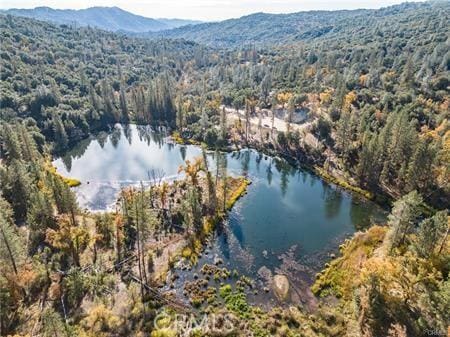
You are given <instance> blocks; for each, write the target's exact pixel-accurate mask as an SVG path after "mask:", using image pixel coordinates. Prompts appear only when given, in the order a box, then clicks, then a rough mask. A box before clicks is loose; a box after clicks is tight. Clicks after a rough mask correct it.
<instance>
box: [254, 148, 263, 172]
mask: <svg viewBox="0 0 450 337" xmlns="http://www.w3.org/2000/svg"><path fill="white" fill-rule="evenodd" d="M262 158H263V154H262V153H261V152H258V155H257V156H256V159H255V162H256V171H258V173H259V168H260V166H261V160H262Z"/></svg>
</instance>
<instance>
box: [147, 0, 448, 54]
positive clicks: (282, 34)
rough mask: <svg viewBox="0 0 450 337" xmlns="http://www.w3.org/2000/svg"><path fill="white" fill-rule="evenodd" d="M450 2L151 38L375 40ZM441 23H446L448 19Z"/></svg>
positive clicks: (234, 22)
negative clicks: (357, 37) (360, 37)
mask: <svg viewBox="0 0 450 337" xmlns="http://www.w3.org/2000/svg"><path fill="white" fill-rule="evenodd" d="M446 7H448V3H447V2H444V1H443V2H441V3H431V2H427V3H404V4H401V5H397V6H392V7H387V8H381V9H377V10H375V9H371V10H368V9H361V10H341V11H309V12H298V13H291V14H267V13H256V14H251V15H248V16H244V17H241V18H238V19H230V20H225V21H221V22H217V23H204V24H200V25H195V26H186V27H180V28H177V29H171V30H165V31H161V32H157V33H154V34H147V36H160V37H167V38H184V39H187V40H191V41H196V42H199V43H204V44H208V45H213V46H221V47H229V46H233V47H239V46H242V45H247V44H257V45H273V44H277V45H283V44H286V43H292V42H298V41H312V40H314V39H316V38H319V37H321V38H325V39H327V38H329V37H335V36H340V37H343V38H345V37H347V38H348V37H350V36H351V35H349V34H358V35H360V34H361V33H362V34H367V35H368V36H370V37H372V38H374V37H376V36H380V34H382V33H381V32H379V33H378V32H377V30H381V31H383V32H384V33H388V32H393V33H395V34H396V33H399V32H398V30H399V29H400V30H402V29H406V30H410V29H414V25H409V23H410V22H415V21H417V20H421V19H423V18H424V17H427V16H428V17H429V16H432V15H434V14H436V13H438V12H439V11H445V10H446ZM440 24H446V23H445V20H444V21H441V23H440ZM374 33H375V35H374Z"/></svg>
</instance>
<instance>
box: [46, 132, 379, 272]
mask: <svg viewBox="0 0 450 337" xmlns="http://www.w3.org/2000/svg"><path fill="white" fill-rule="evenodd" d="M166 136H167V134H166V132H165V131H164V130H158V131H157V132H155V131H154V130H152V129H151V128H150V127H148V126H136V125H129V126H124V127H123V128H121V127H120V126H118V127H115V128H114V129H113V130H112V131H111V132H110V133H109V134H108V133H100V134H99V135H97V136H96V137H93V138H91V139H89V140H85V141H82V142H80V143H79V144H78V145H77V146H76V147H75V148H73V149H72V150H71V151H70V152H69V153H67V154H66V155H65V156H63V157H62V158H60V159H58V160H56V161H55V162H54V164H55V166H56V167H57V169H58V171H59V172H60V173H61V174H63V175H66V176H73V177H76V178H78V179H80V180H81V181H82V185H81V186H80V187H79V188H77V189H76V192H77V195H78V199H79V201H80V204H81V205H82V206H84V207H88V208H91V209H94V210H104V209H106V208H107V207H108V206H110V205H112V204H114V201H115V196H116V194H117V192H118V191H119V190H120V188H122V187H123V186H127V185H130V184H136V185H138V184H139V183H140V182H142V183H143V184H144V186H145V185H146V184H149V183H150V182H151V180H152V179H151V177H149V173H148V172H149V171H151V170H154V171H157V172H160V173H161V174H162V172H164V179H175V178H177V177H178V168H179V166H180V165H182V164H183V163H184V162H185V160H186V159H193V158H194V157H197V156H200V155H201V149H200V148H199V147H197V146H192V145H186V146H181V145H178V144H173V143H170V142H168V141H167V139H166ZM208 160H209V163H208V164H209V167H210V169H211V170H213V171H215V176H223V175H224V174H225V172H228V173H229V174H234V175H245V176H248V177H249V178H250V180H251V181H252V184H251V185H250V187H249V189H248V194H247V195H246V196H245V197H244V198H242V199H241V200H240V201H239V202H238V203H237V205H236V207H235V208H234V209H233V211H232V212H231V214H230V215H229V218H228V220H227V222H226V223H225V224H224V226H223V228H221V230H219V231H218V238H217V241H216V243H217V245H219V246H220V247H219V248H218V250H219V251H220V252H221V254H222V255H223V258H224V259H225V260H228V261H227V262H228V263H229V264H231V265H232V266H235V267H236V268H237V269H239V268H244V265H243V264H242V263H241V262H242V261H245V270H246V271H252V272H255V273H256V271H257V270H258V269H259V268H260V267H261V266H263V265H265V266H269V267H270V268H276V267H277V266H278V265H279V263H280V261H279V260H278V256H279V255H280V254H283V253H285V252H286V251H287V250H288V249H289V248H290V247H292V246H294V245H296V246H297V247H298V248H297V250H296V251H295V258H298V259H307V257H308V256H314V254H317V253H318V252H323V251H325V250H326V249H328V248H330V247H333V246H336V245H337V244H338V243H339V240H341V239H342V238H343V237H345V236H347V235H349V234H351V233H353V232H354V231H355V230H356V229H360V228H363V227H364V226H367V225H369V224H370V223H371V222H372V221H383V220H384V213H383V212H382V211H381V210H380V209H379V208H378V207H376V206H375V205H374V204H372V203H370V202H368V201H365V200H362V199H360V198H358V197H355V196H353V195H352V194H350V193H347V192H343V191H342V190H340V189H338V188H336V187H335V186H332V185H329V184H327V183H325V182H324V181H322V180H321V179H320V178H318V177H316V176H314V175H312V174H310V173H308V172H307V171H304V170H300V169H296V168H294V167H293V166H291V165H289V164H288V163H287V162H286V161H284V160H281V159H279V158H271V157H267V156H264V155H262V154H261V153H258V152H257V151H253V150H242V151H239V152H233V153H229V154H226V153H221V152H210V153H208Z"/></svg>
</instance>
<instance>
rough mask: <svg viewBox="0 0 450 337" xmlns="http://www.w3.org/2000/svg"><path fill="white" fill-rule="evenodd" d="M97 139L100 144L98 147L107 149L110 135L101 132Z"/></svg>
mask: <svg viewBox="0 0 450 337" xmlns="http://www.w3.org/2000/svg"><path fill="white" fill-rule="evenodd" d="M95 139H96V140H97V142H98V145H100V147H101V148H102V149H103V148H104V147H105V144H106V142H107V141H108V133H107V132H104V131H102V132H99V133H98V134H97V136H96V137H95Z"/></svg>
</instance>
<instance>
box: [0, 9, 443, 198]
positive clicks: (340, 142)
mask: <svg viewBox="0 0 450 337" xmlns="http://www.w3.org/2000/svg"><path fill="white" fill-rule="evenodd" d="M330 13H331V12H330ZM346 13H347V14H348V15H350V14H349V13H350V12H346ZM358 13H359V12H358ZM379 13H380V15H379V17H378V16H372V17H371V19H370V20H371V21H370V22H371V24H367V25H365V27H364V28H363V29H362V28H361V29H359V28H355V29H354V30H352V29H350V26H349V25H350V21H348V29H347V30H345V31H342V32H340V33H337V32H335V33H331V32H330V33H329V34H327V35H326V36H321V37H318V38H314V39H310V40H307V41H303V42H302V43H296V44H288V45H285V46H278V47H272V48H262V47H261V48H259V47H258V48H257V47H250V48H243V49H229V50H228V49H210V48H207V47H203V46H202V45H197V44H195V43H192V42H187V41H180V40H156V41H152V40H145V39H138V38H130V37H127V36H121V35H114V34H111V33H106V32H102V31H98V30H93V29H88V28H81V29H73V28H70V27H55V26H52V25H49V24H45V23H41V22H36V21H28V20H27V19H20V18H14V17H10V16H8V17H2V22H1V25H2V27H1V28H2V45H3V46H4V48H3V50H2V60H1V61H2V87H1V90H2V95H1V97H2V102H1V105H2V109H1V113H2V115H3V116H4V118H7V117H11V118H12V117H14V116H16V115H19V116H21V117H33V118H34V120H35V121H36V122H37V124H38V126H39V127H40V129H41V130H42V132H43V134H44V135H45V136H46V137H47V138H48V139H49V140H56V143H55V149H56V150H63V149H64V148H66V146H67V144H68V143H73V142H75V141H77V140H79V139H81V138H83V137H86V136H87V135H88V134H89V132H92V131H93V130H96V129H97V130H98V129H102V128H106V127H107V126H108V125H111V124H113V123H115V122H119V121H127V120H134V121H138V122H143V123H155V122H158V121H159V122H164V123H168V124H169V125H172V126H175V125H176V124H177V123H178V124H177V127H178V128H180V129H189V130H190V131H191V133H193V135H194V137H196V138H197V140H200V141H202V140H205V137H207V142H208V143H209V145H211V146H215V144H218V143H217V142H218V138H219V137H218V136H219V133H220V132H218V131H217V130H216V129H215V127H214V125H218V124H220V121H221V120H223V118H221V109H220V108H219V106H220V104H224V105H226V106H229V107H233V108H235V109H240V108H241V109H244V108H246V109H247V110H248V117H251V116H252V115H253V116H257V115H258V113H257V112H256V110H255V107H261V108H270V107H272V106H273V107H274V108H275V107H277V106H278V107H287V106H291V107H292V109H307V110H308V111H309V116H310V119H311V120H312V121H313V123H312V127H311V128H310V129H308V130H306V131H305V132H307V133H311V134H312V135H313V136H314V137H316V138H317V139H318V141H319V145H316V146H314V148H311V146H310V144H305V143H304V142H303V141H301V139H300V138H299V135H297V134H296V133H295V132H293V131H292V132H290V133H289V132H288V133H287V134H286V135H284V133H279V136H278V137H281V138H279V139H278V141H277V142H276V143H277V144H276V145H277V147H279V148H281V151H284V152H285V153H292V154H294V153H296V151H301V152H302V153H306V154H307V155H308V156H309V157H311V158H312V160H313V161H314V162H315V163H318V164H320V165H321V166H323V165H324V164H326V165H327V166H328V168H327V170H328V171H329V172H330V173H333V171H335V172H337V173H339V172H340V174H342V172H344V175H345V176H347V178H345V179H348V178H352V179H355V182H354V183H355V184H358V185H360V186H362V187H364V188H366V189H369V190H371V191H375V192H382V193H387V194H390V195H394V196H398V195H401V194H403V193H406V192H408V191H411V190H414V189H418V190H419V191H420V192H421V193H423V194H424V195H425V196H426V199H427V200H428V201H429V202H431V203H432V204H434V205H441V206H443V205H446V204H447V205H448V198H447V197H448V189H447V187H448V174H449V171H448V166H446V163H445V161H446V153H447V150H446V146H448V141H449V138H448V131H447V130H448V127H449V126H448V123H447V119H448V94H449V91H448V85H449V72H448V69H449V55H450V54H449V48H448V35H449V28H448V25H447V24H446V22H448V19H449V5H448V3H443V4H442V3H438V4H436V5H432V4H411V5H401V6H394V7H390V8H387V9H383V10H380V12H379ZM382 13H392V14H389V15H387V14H386V15H382ZM395 13H397V14H395ZM330 15H331V14H330ZM358 15H359V14H357V16H356V18H354V19H353V21H354V22H355V27H361V26H358V25H359V23H358V22H359V21H358V20H363V21H364V18H363V17H361V18H359V16H358ZM387 18H390V20H391V21H390V22H389V24H386V22H385V20H387ZM366 21H367V20H365V21H364V22H366ZM29 22H32V24H28V23H29ZM30 74H40V76H39V77H34V78H32V79H31V77H30ZM177 112H178V114H177ZM204 130H208V132H204ZM399 130H402V131H401V132H399ZM283 136H287V138H288V141H287V142H286V141H285V140H284V138H283ZM304 136H305V134H304V135H303V137H301V138H302V139H303V138H305V137H304ZM222 138H223V137H222ZM222 142H223V139H222ZM264 142H266V141H264ZM264 142H263V143H264ZM430 172H432V174H430Z"/></svg>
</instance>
